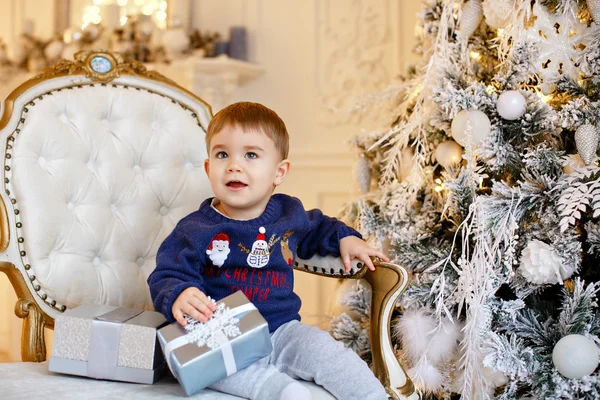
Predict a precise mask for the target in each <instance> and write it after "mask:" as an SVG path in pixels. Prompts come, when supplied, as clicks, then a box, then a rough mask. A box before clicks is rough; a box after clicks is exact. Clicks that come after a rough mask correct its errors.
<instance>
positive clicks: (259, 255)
mask: <svg viewBox="0 0 600 400" xmlns="http://www.w3.org/2000/svg"><path fill="white" fill-rule="evenodd" d="M265 233H266V230H265V228H264V227H262V226H261V227H260V228H259V229H258V235H257V236H256V240H255V241H254V243H252V249H247V248H246V246H244V245H243V244H242V243H238V246H239V247H240V249H241V250H242V251H243V252H244V253H247V254H248V257H246V262H247V264H248V265H249V266H250V267H252V268H263V267H265V266H266V265H267V264H268V263H269V259H270V257H271V254H272V253H273V250H272V249H273V246H275V244H276V243H277V242H279V241H280V240H281V253H282V256H283V258H284V259H285V261H286V263H287V264H288V265H292V264H293V260H294V253H293V252H292V251H291V250H290V248H289V238H290V236H292V235H293V234H294V232H293V231H287V232H286V233H285V234H284V235H283V237H280V236H277V235H275V234H273V235H271V238H270V239H269V242H267V240H266V236H265Z"/></svg>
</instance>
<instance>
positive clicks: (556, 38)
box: [527, 2, 599, 83]
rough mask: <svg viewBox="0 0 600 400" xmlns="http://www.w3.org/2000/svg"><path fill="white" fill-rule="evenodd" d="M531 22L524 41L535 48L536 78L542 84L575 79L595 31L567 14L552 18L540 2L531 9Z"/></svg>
mask: <svg viewBox="0 0 600 400" xmlns="http://www.w3.org/2000/svg"><path fill="white" fill-rule="evenodd" d="M532 21H533V24H532V26H531V27H530V28H529V29H528V30H527V40H531V41H533V42H536V43H537V45H538V49H539V54H538V63H537V64H538V71H537V72H538V75H539V76H540V77H541V78H542V79H543V81H544V82H546V83H550V82H553V81H556V80H557V79H558V78H559V77H560V76H561V75H563V74H564V75H567V76H570V77H571V78H573V79H575V80H577V79H578V78H579V72H580V67H579V64H578V62H577V61H578V59H579V58H580V57H581V55H582V53H583V50H584V49H585V48H586V47H587V46H588V45H589V44H590V43H591V41H592V40H594V39H595V38H596V37H597V33H598V31H599V30H598V28H597V27H595V26H592V27H588V26H587V25H586V24H583V23H581V22H580V21H579V19H578V18H577V16H576V15H574V13H573V12H570V11H568V12H565V13H562V14H560V13H557V14H556V15H553V14H551V13H550V12H549V11H548V10H547V9H546V8H545V7H544V6H542V5H541V4H540V2H536V3H535V4H534V6H533V16H532Z"/></svg>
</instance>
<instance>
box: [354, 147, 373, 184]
mask: <svg viewBox="0 0 600 400" xmlns="http://www.w3.org/2000/svg"><path fill="white" fill-rule="evenodd" d="M354 177H355V178H356V183H358V187H359V189H360V191H361V192H362V193H363V194H367V193H369V190H370V189H371V170H370V169H369V161H368V160H367V157H365V155H364V154H362V155H361V156H360V158H359V160H358V162H357V163H356V167H355V169H354Z"/></svg>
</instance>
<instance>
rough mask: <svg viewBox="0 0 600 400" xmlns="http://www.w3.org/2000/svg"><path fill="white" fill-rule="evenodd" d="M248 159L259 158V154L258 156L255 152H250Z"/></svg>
mask: <svg viewBox="0 0 600 400" xmlns="http://www.w3.org/2000/svg"><path fill="white" fill-rule="evenodd" d="M246 157H247V158H258V154H256V153H255V152H253V151H249V152H247V153H246Z"/></svg>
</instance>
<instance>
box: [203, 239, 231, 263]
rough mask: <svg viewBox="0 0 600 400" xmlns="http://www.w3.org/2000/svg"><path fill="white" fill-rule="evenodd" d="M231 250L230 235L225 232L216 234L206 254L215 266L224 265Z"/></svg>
mask: <svg viewBox="0 0 600 400" xmlns="http://www.w3.org/2000/svg"><path fill="white" fill-rule="evenodd" d="M230 252H231V250H230V249H229V236H228V235H227V234H226V233H223V232H220V233H217V234H216V235H215V237H214V238H213V239H212V241H211V242H210V244H209V245H208V249H207V250H206V254H208V257H209V258H210V261H212V263H213V265H214V266H215V267H222V266H223V264H224V263H225V260H226V259H227V256H228V255H229V253H230Z"/></svg>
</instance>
